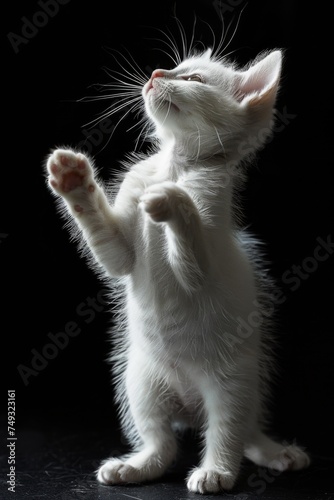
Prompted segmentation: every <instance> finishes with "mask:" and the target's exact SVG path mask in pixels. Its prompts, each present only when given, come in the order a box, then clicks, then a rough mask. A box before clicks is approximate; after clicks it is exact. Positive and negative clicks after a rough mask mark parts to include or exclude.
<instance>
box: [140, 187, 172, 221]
mask: <svg viewBox="0 0 334 500" xmlns="http://www.w3.org/2000/svg"><path fill="white" fill-rule="evenodd" d="M174 186H175V184H174V183H173V182H163V183H161V184H153V185H152V186H150V187H148V188H147V189H146V190H145V193H144V194H143V196H141V198H140V202H141V205H142V207H143V208H144V210H145V212H147V213H148V214H149V215H150V216H151V219H152V220H153V221H154V222H166V221H167V220H169V219H170V218H171V216H172V206H171V197H172V196H173V190H174Z"/></svg>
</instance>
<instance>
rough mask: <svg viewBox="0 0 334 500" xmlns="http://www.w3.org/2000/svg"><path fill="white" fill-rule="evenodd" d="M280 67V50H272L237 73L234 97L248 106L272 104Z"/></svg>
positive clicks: (262, 106)
mask: <svg viewBox="0 0 334 500" xmlns="http://www.w3.org/2000/svg"><path fill="white" fill-rule="evenodd" d="M281 68H282V52H281V51H280V50H274V51H273V52H270V53H269V54H268V55H266V56H265V57H263V58H262V59H260V60H258V61H256V60H255V63H253V64H252V65H251V66H250V67H249V68H248V69H247V70H246V71H242V72H240V73H238V74H237V78H236V86H235V97H236V99H237V101H239V102H240V104H242V106H245V107H248V108H253V109H256V108H264V107H265V108H269V107H272V106H274V103H275V99H276V94H277V90H278V85H279V80H280V75H281Z"/></svg>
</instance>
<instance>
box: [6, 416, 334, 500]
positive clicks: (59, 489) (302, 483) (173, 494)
mask: <svg viewBox="0 0 334 500" xmlns="http://www.w3.org/2000/svg"><path fill="white" fill-rule="evenodd" d="M103 427H104V424H101V423H100V422H99V421H96V422H94V421H93V420H92V422H91V426H90V430H87V429H85V428H84V427H83V426H81V427H80V428H79V429H73V427H72V426H71V427H70V428H69V427H67V428H66V426H65V427H64V426H63V425H60V426H57V424H56V423H54V422H52V423H51V422H50V423H49V424H48V426H47V427H46V424H45V423H44V426H43V428H42V429H41V428H40V425H39V424H36V425H34V423H33V422H32V423H29V424H28V425H26V426H24V427H23V428H22V429H21V431H20V433H19V434H18V435H17V442H16V478H15V483H16V484H15V494H13V493H12V492H10V491H8V485H7V484H6V481H7V478H6V474H7V473H8V467H9V466H8V464H7V456H2V457H1V460H2V461H1V464H2V465H1V476H2V485H1V489H2V491H1V494H0V498H1V499H2V500H7V499H8V500H9V499H13V498H15V499H25V498H29V499H33V500H35V499H36V500H39V499H46V500H52V499H61V500H67V499H68V500H71V499H73V500H97V499H98V500H107V499H112V500H128V499H135V500H146V499H149V500H185V499H190V498H203V499H208V498H211V499H212V498H213V496H212V495H203V496H201V495H197V494H194V493H189V492H188V491H187V489H186V485H185V480H184V478H185V477H186V475H187V471H188V470H189V469H190V468H191V467H192V466H194V465H195V464H196V462H197V452H196V446H194V443H193V438H192V437H190V436H188V437H186V438H185V439H184V442H183V443H181V444H182V452H181V456H180V459H179V461H178V463H177V464H176V465H175V466H174V467H172V468H171V470H170V471H169V472H168V473H167V474H166V475H165V476H164V477H163V478H161V479H160V480H159V481H155V482H154V483H150V484H143V485H127V486H114V487H106V486H102V485H99V484H98V483H97V481H96V480H95V476H94V471H95V469H96V468H97V467H98V465H99V463H100V461H101V460H102V459H104V458H106V457H107V456H109V455H114V454H115V455H116V454H118V453H120V452H122V451H123V450H125V446H124V445H123V444H122V443H121V441H119V438H117V437H116V438H115V436H117V434H118V433H117V431H116V430H115V429H108V430H107V431H104V429H103ZM333 478H334V459H330V458H326V457H320V456H314V457H313V463H312V465H311V467H310V468H309V469H307V470H304V471H300V472H288V473H283V474H279V473H274V472H272V471H271V472H270V471H268V470H266V469H262V468H260V467H257V466H255V465H253V464H251V463H249V462H245V463H244V464H243V468H242V472H241V475H240V478H239V481H238V484H237V486H236V487H235V489H234V491H233V492H229V493H222V494H221V495H217V496H216V498H227V499H233V500H255V499H263V500H269V499H270V500H283V499H284V500H298V499H302V500H308V499H309V500H311V499H312V500H325V499H326V500H333V499H334V481H333Z"/></svg>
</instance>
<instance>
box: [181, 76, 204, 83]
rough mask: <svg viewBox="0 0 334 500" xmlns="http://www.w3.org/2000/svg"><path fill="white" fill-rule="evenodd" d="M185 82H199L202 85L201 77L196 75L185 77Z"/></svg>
mask: <svg viewBox="0 0 334 500" xmlns="http://www.w3.org/2000/svg"><path fill="white" fill-rule="evenodd" d="M185 80H187V81H188V82H200V83H204V80H203V78H202V77H201V75H197V74H196V75H190V76H186V77H185Z"/></svg>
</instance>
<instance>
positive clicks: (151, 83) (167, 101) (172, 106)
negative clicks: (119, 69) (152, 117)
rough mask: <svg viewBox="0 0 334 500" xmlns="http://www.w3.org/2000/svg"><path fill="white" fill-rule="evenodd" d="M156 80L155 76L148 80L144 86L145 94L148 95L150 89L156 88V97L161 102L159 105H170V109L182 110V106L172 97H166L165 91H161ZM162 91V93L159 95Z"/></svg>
mask: <svg viewBox="0 0 334 500" xmlns="http://www.w3.org/2000/svg"><path fill="white" fill-rule="evenodd" d="M155 80H156V79H155V78H150V79H149V80H148V82H147V83H146V86H145V87H144V95H145V96H147V95H148V94H149V92H150V91H152V90H155V91H156V93H157V95H156V96H155V98H156V100H157V101H158V103H159V107H160V106H162V105H163V106H168V108H169V109H172V110H174V111H180V108H179V107H178V106H177V105H176V104H174V103H173V102H172V100H171V99H170V98H169V99H166V98H164V96H163V92H161V91H159V88H158V86H156V85H154V83H155ZM160 92H161V94H162V95H159V94H160Z"/></svg>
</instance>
